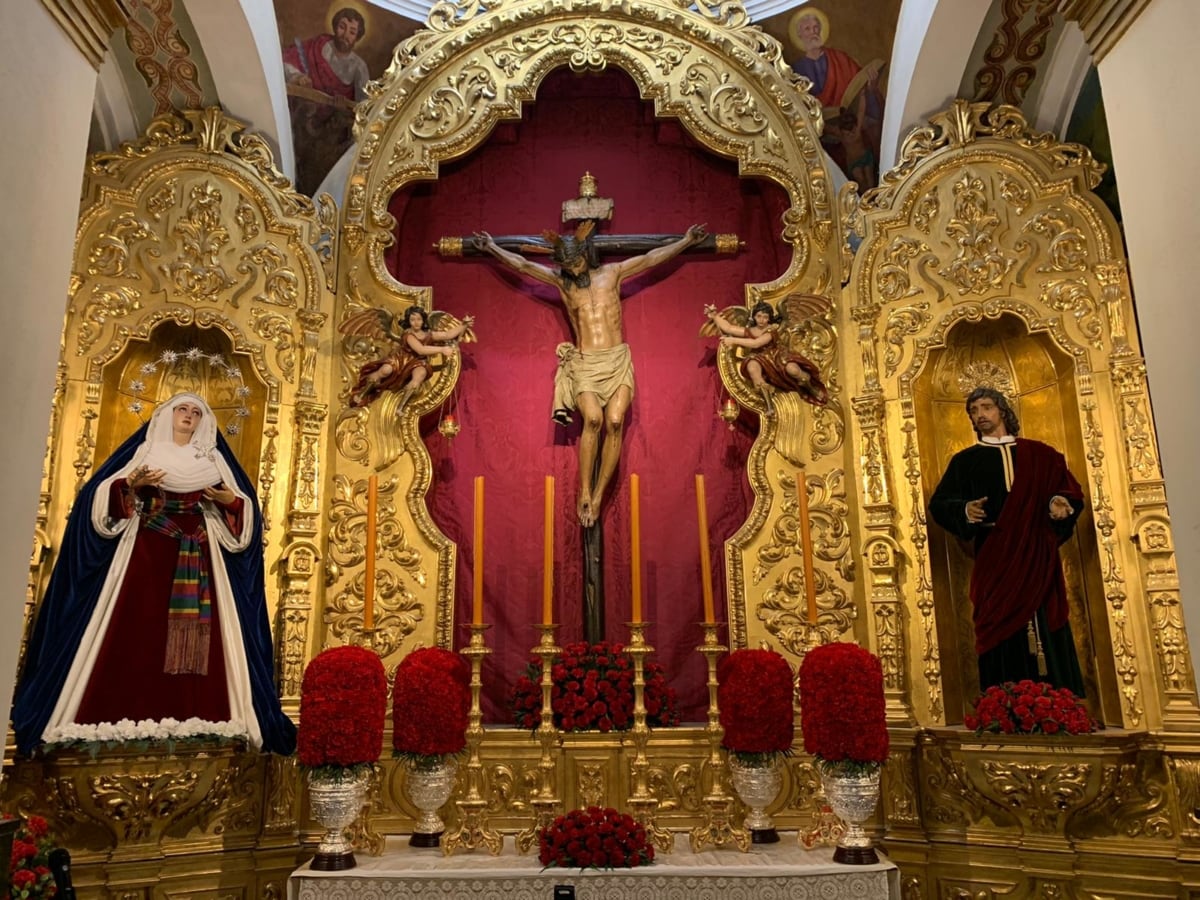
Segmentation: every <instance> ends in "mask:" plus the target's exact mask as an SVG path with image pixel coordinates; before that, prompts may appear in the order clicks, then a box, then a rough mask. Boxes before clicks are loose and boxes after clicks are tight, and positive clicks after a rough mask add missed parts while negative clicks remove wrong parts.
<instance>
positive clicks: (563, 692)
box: [511, 641, 679, 731]
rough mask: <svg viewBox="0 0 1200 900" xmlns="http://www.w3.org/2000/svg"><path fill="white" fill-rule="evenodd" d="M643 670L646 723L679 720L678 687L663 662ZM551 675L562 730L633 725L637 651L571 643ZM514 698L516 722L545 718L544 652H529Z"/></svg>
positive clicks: (525, 724) (523, 724)
mask: <svg viewBox="0 0 1200 900" xmlns="http://www.w3.org/2000/svg"><path fill="white" fill-rule="evenodd" d="M643 675H644V678H645V681H646V690H645V694H644V701H645V704H646V722H647V724H649V725H650V726H652V727H662V726H667V725H678V724H679V710H678V709H677V707H676V701H675V689H674V688H672V687H670V686H668V685H667V677H666V674H665V672H664V671H663V667H662V666H661V665H659V664H658V663H654V662H647V663H646V665H645V669H644V672H643ZM550 676H551V678H552V679H553V681H554V688H553V691H552V693H551V695H550V706H551V708H552V709H553V710H554V725H555V727H557V728H559V729H561V730H562V731H589V730H598V731H626V730H628V729H630V728H632V727H633V657H631V656H630V655H629V654H628V653H627V652H625V648H624V646H622V645H621V644H610V643H608V642H607V641H601V642H600V643H598V644H589V643H587V641H579V642H577V643H574V644H568V645H567V646H566V647H564V648H563V652H562V654H561V655H559V656H555V657H554V659H553V660H552V661H551V668H550ZM511 702H512V708H513V715H514V717H515V719H516V723H517V726H518V727H520V728H529V729H534V728H537V727H538V726H539V725H540V724H541V722H542V660H541V658H540V657H537V656H533V657H530V660H529V665H528V666H526V668H525V671H524V672H523V673H522V674H521V676H520V677H519V678H518V679H517V683H516V685H515V686H514V688H513V693H512V699H511Z"/></svg>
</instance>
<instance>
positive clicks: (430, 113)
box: [409, 66, 496, 140]
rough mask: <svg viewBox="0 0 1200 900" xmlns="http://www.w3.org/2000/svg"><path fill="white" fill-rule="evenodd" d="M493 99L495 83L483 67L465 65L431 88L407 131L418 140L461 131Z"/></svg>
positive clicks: (494, 97)
mask: <svg viewBox="0 0 1200 900" xmlns="http://www.w3.org/2000/svg"><path fill="white" fill-rule="evenodd" d="M495 99H496V82H495V81H494V80H493V78H492V74H491V73H490V72H489V71H488V70H487V69H485V68H484V67H483V66H467V67H465V68H464V69H462V70H461V71H460V72H457V73H455V74H453V75H450V76H448V77H447V79H446V83H445V85H443V86H442V87H440V88H437V89H436V90H434V91H433V92H432V93H431V94H430V95H429V98H428V99H427V100H426V101H425V104H424V106H423V107H422V109H421V111H420V112H419V113H418V114H417V115H416V116H415V117H414V118H413V121H412V124H410V125H409V131H410V132H411V133H412V134H413V136H414V137H417V138H419V139H421V140H432V139H435V138H445V137H447V136H448V135H451V134H454V133H456V132H458V131H460V130H462V129H463V128H464V127H466V125H467V124H468V123H469V122H471V121H472V120H473V119H475V118H476V117H477V116H478V114H479V113H480V111H481V110H482V109H483V108H484V107H485V106H486V104H487V103H488V102H489V101H492V100H495Z"/></svg>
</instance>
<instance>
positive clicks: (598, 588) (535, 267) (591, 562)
mask: <svg viewBox="0 0 1200 900" xmlns="http://www.w3.org/2000/svg"><path fill="white" fill-rule="evenodd" d="M612 211H613V201H612V200H611V199H609V198H604V197H599V196H597V191H596V179H595V177H594V176H592V175H591V174H590V173H584V176H583V177H582V178H581V179H580V182H579V196H578V197H576V198H575V199H574V200H567V201H565V202H564V203H563V211H562V218H563V222H566V223H575V227H574V232H573V233H572V234H569V235H561V234H558V233H557V232H554V231H544V232H542V234H541V236H539V237H534V236H529V235H509V236H504V237H492V235H490V234H488V233H487V232H486V231H480V232H476V234H475V235H474V236H473V237H469V238H462V237H455V238H442V239H441V240H439V241H438V243H437V244H436V245H435V249H437V250H438V252H439V253H440V254H441V255H442V256H480V255H484V254H489V255H491V256H493V257H495V258H496V259H497V260H499V261H500V262H501V263H502V264H504V265H505V266H507V267H508V268H510V269H512V270H513V271H514V272H517V273H519V274H521V275H524V276H525V277H527V278H531V279H533V280H535V281H540V282H542V283H543V284H548V285H551V286H553V287H555V288H557V289H558V292H559V296H560V297H561V298H562V303H563V307H564V309H566V312H567V318H568V319H569V320H570V322H571V331H572V333H573V334H574V336H575V342H576V343H575V345H574V346H571V345H569V344H567V345H560V347H559V351H558V357H559V365H558V371H557V372H556V374H555V376H554V407H553V418H554V420H555V421H556V422H558V423H559V424H560V425H564V426H565V425H568V424H570V421H571V419H572V418H573V416H574V413H575V411H576V410H578V411H579V413H580V415H581V416H582V420H583V431H582V432H581V433H580V437H579V496H578V499H577V501H576V504H575V509H576V513H577V515H578V517H579V524H580V526H581V527H582V528H583V547H584V589H583V610H584V637H585V638H586V639H587V640H588V641H589V642H592V643H595V642H597V641H601V640H603V639H604V600H603V598H604V586H603V578H604V575H603V556H602V553H603V540H602V535H601V533H600V525H599V522H600V510H601V506H602V504H603V502H604V495H605V492H606V490H607V488H608V485H609V482H610V481H611V480H612V476H613V473H614V472H616V469H617V462H618V460H619V459H620V455H621V442H622V438H623V436H624V435H623V432H624V429H625V414H626V413H627V412H628V410H629V404H630V402H631V401H632V399H633V362H632V360H631V358H630V355H629V345H628V344H626V343H625V336H624V328H623V323H622V317H621V282H622V281H624V280H625V279H626V278H628V277H630V276H633V275H639V274H641V273H643V272H646V271H648V270H650V269H652V268H654V267H655V266H659V265H662V264H663V263H665V262H667V261H668V260H671V259H673V258H674V257H676V256H678V255H679V254H680V253H683V252H684V251H685V250H693V251H708V252H713V251H715V252H718V253H721V252H724V253H735V252H737V250H738V248H739V243H738V240H737V236H736V235H710V234H709V233H708V232H707V231H706V230H705V227H704V226H703V225H693V226H692V227H691V228H689V229H688V230H687V232H686V233H685V234H682V235H678V234H636V235H599V234H595V231H596V229H597V227H598V225H599V224H600V222H601V221H604V220H608V219H611V218H612ZM523 253H524V254H530V255H539V256H549V257H550V258H551V260H552V262H553V263H554V264H555V265H554V266H553V267H551V266H544V265H541V264H538V263H535V262H532V261H530V260H529V259H527V258H526V256H524V255H522V254H523ZM631 253H634V254H637V255H635V256H629V257H628V258H626V259H622V260H620V261H618V262H611V263H606V262H602V261H601V256H602V255H604V254H612V255H616V254H621V255H626V254H631ZM602 432H603V437H601V434H602Z"/></svg>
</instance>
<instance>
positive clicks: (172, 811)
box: [0, 108, 336, 894]
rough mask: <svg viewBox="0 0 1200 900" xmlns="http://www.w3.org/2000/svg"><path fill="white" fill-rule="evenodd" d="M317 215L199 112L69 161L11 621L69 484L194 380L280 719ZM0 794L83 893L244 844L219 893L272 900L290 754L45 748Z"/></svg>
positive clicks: (284, 860)
mask: <svg viewBox="0 0 1200 900" xmlns="http://www.w3.org/2000/svg"><path fill="white" fill-rule="evenodd" d="M334 219H335V214H334V211H333V203H332V200H331V199H330V198H328V197H327V196H326V197H322V198H319V199H318V201H317V203H316V204H314V203H313V201H312V200H310V199H309V198H307V197H305V196H303V195H300V194H298V193H296V192H295V191H294V190H293V189H292V187H291V184H290V182H288V180H287V179H286V178H285V177H284V176H282V175H281V174H280V173H279V172H278V171H277V170H276V169H275V166H274V161H273V159H272V156H271V153H270V150H269V149H268V146H267V144H266V142H265V141H264V140H263V139H262V138H261V137H259V136H257V135H252V134H247V133H245V131H244V123H242V122H240V121H238V120H236V119H233V118H231V117H229V116H227V115H225V114H224V112H222V110H220V109H218V108H209V109H203V110H190V111H186V112H183V113H181V114H180V115H178V116H173V115H169V116H163V117H160V118H157V119H155V120H154V121H153V122H151V123H150V125H149V126H148V128H147V130H146V133H145V134H144V135H143V136H142V137H141V138H139V139H138V140H136V141H133V142H130V143H126V144H123V145H122V146H121V147H119V148H118V149H117V150H115V151H113V152H106V153H99V154H96V155H94V156H92V157H90V158H89V159H88V162H87V168H86V171H85V178H84V185H83V199H82V203H81V208H80V216H79V222H78V227H77V231H76V243H75V257H74V263H73V267H72V275H71V283H70V293H69V297H68V302H67V310H66V321H65V327H64V332H63V340H62V349H61V356H60V362H59V377H58V381H57V384H56V391H55V395H54V400H53V406H52V418H51V423H50V426H51V430H50V439H49V441H48V448H47V450H48V452H47V457H46V466H45V470H44V478H43V486H42V504H41V508H40V510H39V517H38V527H37V531H36V535H37V540H38V542H39V545H38V546H37V547H36V548H35V553H34V556H33V566H32V568H31V573H30V586H29V602H30V608H29V610H28V614H27V616H26V620H27V622H31V621H32V619H33V615H32V613H33V603H34V600H35V599H36V598H40V597H41V596H42V594H43V593H44V590H45V586H46V581H47V580H48V578H49V574H50V571H51V569H52V568H53V564H54V561H55V557H56V554H57V552H58V547H59V543H60V541H61V537H62V531H63V528H64V526H65V523H66V519H67V514H68V511H69V510H70V507H71V505H72V503H73V502H74V498H75V496H76V494H77V492H78V489H79V486H80V485H81V484H82V483H83V481H85V480H86V479H87V478H88V477H90V475H91V474H92V473H93V472H94V471H95V468H96V466H98V465H99V464H100V463H101V462H103V460H104V459H105V458H106V457H107V456H108V455H109V453H110V452H111V451H112V449H113V448H114V447H115V446H116V445H117V444H119V443H120V442H121V441H122V440H123V439H124V438H125V437H127V436H128V435H129V434H130V433H131V432H132V431H133V430H134V428H136V427H137V425H139V424H140V419H141V418H143V417H144V416H147V415H148V414H149V411H150V409H151V408H152V406H153V405H154V404H155V403H156V402H158V401H160V400H162V399H164V398H165V397H166V396H169V395H170V394H171V393H173V392H174V391H175V390H177V389H182V388H193V389H195V388H200V389H201V390H203V391H204V392H205V394H206V395H207V397H208V399H209V400H211V401H212V402H213V405H214V408H215V409H216V411H217V416H218V420H219V422H220V424H221V425H222V426H227V425H228V424H229V422H230V421H231V420H232V421H234V422H235V423H236V424H238V425H239V426H240V428H239V433H238V434H236V435H232V436H231V437H230V440H231V444H232V446H234V448H235V452H237V453H238V456H239V459H240V460H241V462H242V465H243V467H244V468H245V470H246V471H247V473H248V474H249V475H250V477H251V478H252V480H253V481H254V483H255V487H256V489H257V492H258V496H259V500H260V503H261V506H262V510H263V519H264V534H263V539H264V553H265V557H266V560H265V561H266V571H267V573H269V574H268V578H267V584H266V592H267V602H268V606H269V610H268V613H269V615H270V618H271V620H272V622H273V626H274V627H273V628H272V632H273V634H274V635H275V638H276V647H275V657H276V663H277V667H278V675H279V688H280V693H281V696H282V698H283V706H284V709H285V710H286V711H287V712H288V713H289V714H290V715H292V716H293V717H295V716H296V715H297V712H298V708H299V692H300V679H301V674H302V672H303V668H304V664H305V662H306V661H307V659H308V658H309V657H310V656H311V655H312V652H313V651H312V648H311V646H310V642H311V641H312V632H313V630H314V629H313V627H312V621H313V619H314V618H315V617H314V607H315V605H316V604H317V602H318V598H319V591H320V588H321V585H320V584H319V583H318V580H317V577H316V575H317V571H318V561H319V560H320V558H321V552H322V547H321V541H322V524H321V518H322V504H323V498H322V496H321V491H322V482H321V479H320V474H321V460H322V459H323V458H324V456H325V455H326V453H327V450H326V437H325V431H326V420H327V413H328V399H327V397H326V392H327V390H328V386H329V384H330V383H331V380H332V378H331V375H330V372H329V369H330V361H329V355H328V353H327V352H325V353H319V352H318V348H319V347H329V346H330V345H331V343H332V336H331V330H332V329H331V316H330V312H331V309H332V291H331V286H332V279H333V266H334V254H335V252H336V234H335V232H334V227H333V223H334ZM189 351H192V352H191V353H190V354H189ZM164 353H166V354H168V356H169V355H170V354H171V353H175V354H180V358H179V359H177V360H175V361H174V362H172V361H170V360H169V359H168V360H164V359H163V354H164ZM151 370H152V371H151ZM242 390H245V391H246V393H244V394H243V393H241V391H242ZM137 402H141V403H143V405H144V407H145V409H144V411H143V412H142V413H140V414H139V413H138V412H137V411H136V408H135V409H131V408H130V407H131V406H134V405H135V404H136V403H137ZM226 432H227V433H228V428H226ZM0 799H2V800H3V802H4V805H5V806H6V807H8V808H21V809H25V810H31V811H34V810H36V811H39V812H42V813H44V814H46V815H47V816H48V817H49V818H50V819H51V821H53V822H55V823H56V825H55V827H56V829H57V833H58V835H59V837H60V839H61V840H62V841H63V843H65V844H68V845H70V846H71V847H72V851H73V853H74V854H75V858H74V860H73V862H74V863H75V864H76V869H77V873H78V874H77V878H78V877H81V878H82V879H83V880H84V881H85V882H86V883H92V884H104V883H108V882H111V883H118V882H119V883H120V884H122V885H123V886H124V887H123V889H129V890H135V891H139V892H140V891H142V890H150V889H151V887H152V886H153V885H156V884H158V883H159V882H160V879H171V878H174V879H179V878H181V877H191V876H192V875H193V874H194V873H195V872H196V871H199V870H200V869H201V868H204V869H205V870H206V871H208V870H209V868H208V867H207V866H206V865H205V866H202V865H200V864H199V863H198V862H197V859H198V858H200V857H202V856H204V855H205V854H219V853H221V852H223V851H227V850H229V849H230V848H238V849H243V848H244V849H245V850H246V851H247V852H248V853H251V854H252V855H253V859H254V861H253V863H252V865H251V867H250V868H249V869H247V870H245V871H239V872H237V873H235V874H234V876H233V879H234V880H236V881H237V882H238V885H239V886H238V889H239V890H241V891H243V892H246V893H264V892H266V893H271V892H273V893H275V894H281V893H282V891H283V886H284V884H285V883H286V879H287V875H288V873H289V872H290V871H291V869H292V868H293V867H294V863H295V855H294V844H293V838H292V835H294V833H295V831H296V829H297V828H298V827H299V824H300V823H299V820H298V802H297V779H296V773H295V765H294V761H292V760H290V759H283V758H277V757H271V758H268V757H264V756H261V755H260V754H258V753H255V752H247V751H243V750H241V749H239V748H238V747H236V746H229V745H225V746H219V747H218V746H214V745H206V746H202V747H200V748H199V749H192V748H184V747H175V748H173V749H172V750H169V751H164V750H162V749H159V748H155V749H151V750H149V751H147V750H139V749H136V748H133V749H130V748H125V749H122V750H116V751H106V752H103V753H101V755H100V757H99V758H96V757H94V756H91V755H89V754H88V753H87V752H86V751H79V752H74V751H72V750H69V749H67V750H58V751H55V752H54V753H52V754H49V755H48V756H46V757H45V758H38V759H34V760H18V761H16V763H15V765H14V767H13V770H12V776H11V777H10V778H9V779H7V781H6V783H5V786H4V794H3V797H0ZM130 810H136V811H135V812H132V813H131V812H130ZM131 822H132V823H133V824H131ZM268 835H269V836H272V837H269V838H267V839H266V840H264V836H268ZM281 836H282V837H281ZM272 842H274V843H272ZM268 845H270V846H268ZM130 847H136V848H138V849H133V850H131V849H130ZM150 860H152V861H153V862H151V863H148V862H147V861H150ZM164 860H165V861H164ZM176 883H177V882H176ZM233 883H234V881H233V880H231V879H230V876H229V875H228V873H226V874H224V875H222V884H223V885H225V886H227V887H228V886H230V885H232V884H233ZM206 884H207V882H206ZM208 889H214V890H215V889H216V884H215V882H213V883H212V884H211V888H208Z"/></svg>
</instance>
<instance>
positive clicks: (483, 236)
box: [473, 231, 496, 253]
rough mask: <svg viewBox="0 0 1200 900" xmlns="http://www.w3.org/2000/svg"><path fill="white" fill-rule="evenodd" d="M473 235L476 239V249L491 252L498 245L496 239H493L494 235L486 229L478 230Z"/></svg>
mask: <svg viewBox="0 0 1200 900" xmlns="http://www.w3.org/2000/svg"><path fill="white" fill-rule="evenodd" d="M473 237H474V239H475V249H476V250H480V251H482V252H484V253H488V252H491V250H492V248H493V247H495V246H496V242H495V240H493V238H492V236H491V235H490V234H488V233H487V232H486V231H476V232H475V234H474V235H473Z"/></svg>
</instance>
